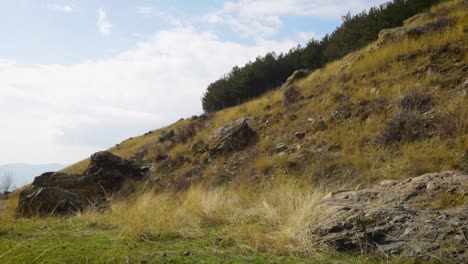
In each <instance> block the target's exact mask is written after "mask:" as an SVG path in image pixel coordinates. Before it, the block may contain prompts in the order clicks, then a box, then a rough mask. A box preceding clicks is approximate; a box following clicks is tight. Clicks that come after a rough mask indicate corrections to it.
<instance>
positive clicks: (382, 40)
mask: <svg viewBox="0 0 468 264" xmlns="http://www.w3.org/2000/svg"><path fill="white" fill-rule="evenodd" d="M454 24H455V21H454V20H451V19H440V20H438V21H434V22H431V23H427V24H424V25H421V26H416V27H409V28H408V27H397V28H389V29H384V30H382V31H380V33H379V42H378V43H379V45H383V44H386V43H389V42H395V41H402V40H403V39H404V38H405V37H412V38H418V37H420V36H422V35H424V34H427V33H431V32H440V31H442V30H444V29H445V28H447V27H449V26H452V25H454Z"/></svg>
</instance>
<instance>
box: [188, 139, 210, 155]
mask: <svg viewBox="0 0 468 264" xmlns="http://www.w3.org/2000/svg"><path fill="white" fill-rule="evenodd" d="M190 151H191V152H192V154H203V153H205V152H206V144H205V142H203V140H197V141H195V142H194V143H192V144H191V145H190Z"/></svg>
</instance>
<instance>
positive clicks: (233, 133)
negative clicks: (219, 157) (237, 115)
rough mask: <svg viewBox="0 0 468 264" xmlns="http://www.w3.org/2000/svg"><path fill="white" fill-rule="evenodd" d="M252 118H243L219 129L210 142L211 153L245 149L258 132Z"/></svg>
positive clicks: (209, 149) (209, 150)
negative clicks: (252, 125) (251, 121)
mask: <svg viewBox="0 0 468 264" xmlns="http://www.w3.org/2000/svg"><path fill="white" fill-rule="evenodd" d="M250 120H251V119H250V118H241V119H238V120H236V121H234V122H231V123H229V124H227V125H226V126H224V127H222V128H220V129H218V131H217V132H216V133H215V134H214V135H213V136H212V137H211V139H210V142H209V143H208V152H209V153H210V155H215V154H218V153H225V152H231V151H236V150H240V149H243V148H244V147H246V146H248V145H249V144H251V143H253V142H254V141H255V140H256V138H257V133H256V132H255V130H253V129H252V128H251V127H250V125H249V121H250Z"/></svg>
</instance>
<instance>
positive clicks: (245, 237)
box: [77, 180, 324, 253]
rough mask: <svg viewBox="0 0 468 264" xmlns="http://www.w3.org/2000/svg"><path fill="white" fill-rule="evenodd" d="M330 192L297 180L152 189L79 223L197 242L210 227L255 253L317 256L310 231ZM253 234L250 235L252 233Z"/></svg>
mask: <svg viewBox="0 0 468 264" xmlns="http://www.w3.org/2000/svg"><path fill="white" fill-rule="evenodd" d="M323 196H324V190H321V189H319V188H313V187H311V186H307V185H304V184H301V183H300V182H294V181H291V180H278V181H277V182H274V183H272V182H268V183H265V184H263V186H262V187H260V186H256V187H253V186H246V185H234V186H220V187H214V188H205V187H202V186H199V185H198V186H192V187H191V188H190V189H188V190H187V191H185V192H181V193H153V192H152V191H146V192H144V193H142V194H140V195H138V196H137V197H135V198H134V199H131V200H130V201H128V200H125V201H114V202H112V205H111V206H110V208H109V209H108V210H106V211H105V212H104V213H101V212H95V211H87V212H85V213H83V214H81V215H79V216H77V217H78V218H77V219H78V220H80V221H86V222H88V223H92V224H95V225H98V226H100V227H102V228H106V227H112V228H119V229H120V230H122V231H121V232H122V235H123V236H131V237H134V238H147V239H149V238H151V237H158V236H180V237H191V238H197V237H200V236H203V235H204V232H210V228H207V227H210V226H212V227H216V228H215V229H214V230H218V231H217V232H220V234H219V235H220V236H223V235H225V234H229V235H230V236H231V237H233V238H236V239H238V240H239V241H242V242H241V243H243V244H244V246H246V247H249V248H251V249H255V250H262V251H276V252H290V253H291V252H305V251H308V252H311V251H314V250H316V248H315V247H314V246H313V244H314V241H313V240H312V239H311V236H310V231H311V228H312V227H313V226H314V221H316V220H317V217H318V215H319V212H316V211H315V206H316V205H317V203H318V202H319V201H320V199H321V198H322V197H323ZM247 230H248V232H246V231H247Z"/></svg>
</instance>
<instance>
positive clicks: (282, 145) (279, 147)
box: [274, 143, 289, 153]
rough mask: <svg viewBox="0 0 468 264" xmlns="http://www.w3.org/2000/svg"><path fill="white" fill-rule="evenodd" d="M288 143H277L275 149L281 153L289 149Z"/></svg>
mask: <svg viewBox="0 0 468 264" xmlns="http://www.w3.org/2000/svg"><path fill="white" fill-rule="evenodd" d="M288 148H289V147H288V145H287V144H286V143H278V144H276V146H275V148H274V151H275V152H277V153H280V152H284V151H286V150H288Z"/></svg>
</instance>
